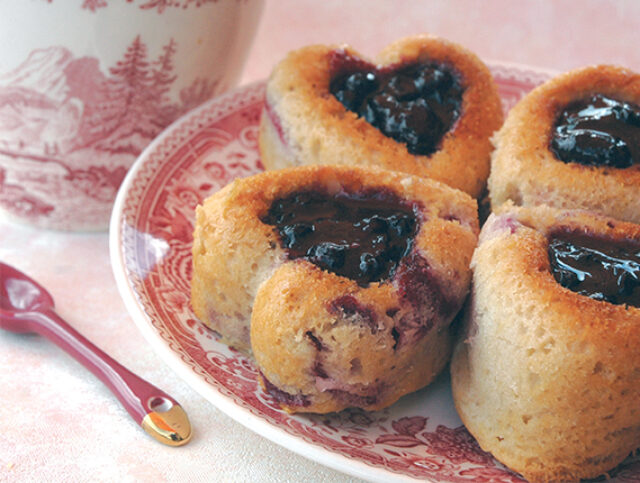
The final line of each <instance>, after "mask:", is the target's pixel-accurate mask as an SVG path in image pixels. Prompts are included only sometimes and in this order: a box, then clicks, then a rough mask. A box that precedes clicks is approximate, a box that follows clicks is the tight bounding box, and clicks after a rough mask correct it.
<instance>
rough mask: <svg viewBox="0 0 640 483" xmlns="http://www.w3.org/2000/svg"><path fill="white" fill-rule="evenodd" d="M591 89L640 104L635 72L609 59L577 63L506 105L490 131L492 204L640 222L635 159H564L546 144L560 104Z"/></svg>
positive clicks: (638, 167)
mask: <svg viewBox="0 0 640 483" xmlns="http://www.w3.org/2000/svg"><path fill="white" fill-rule="evenodd" d="M594 94H604V95H607V96H611V97H613V98H615V99H618V100H620V101H625V102H630V103H634V104H636V105H640V75H639V74H637V73H635V72H633V71H631V70H628V69H625V68H622V67H617V66H611V65H598V66H588V67H584V68H580V69H576V70H573V71H570V72H567V73H565V74H562V75H559V76H557V77H555V78H553V79H551V80H550V81H548V82H546V83H544V84H542V85H541V86H538V87H537V88H535V89H534V90H532V91H531V92H530V93H529V94H527V95H526V96H525V97H523V98H522V99H521V100H520V102H519V103H518V104H517V105H516V106H514V107H513V109H511V111H510V112H509V114H508V115H507V118H506V120H505V122H504V125H503V126H502V128H501V129H500V130H499V131H498V132H497V133H496V135H495V136H494V143H495V146H496V150H495V151H494V153H493V156H492V161H491V174H490V176H489V181H488V188H489V196H490V199H491V206H492V209H494V210H495V209H496V208H497V207H499V206H500V205H501V204H502V203H504V202H506V201H507V200H511V201H512V202H513V203H514V204H516V205H521V206H535V205H541V204H546V205H550V206H555V207H557V208H563V209H573V208H576V209H585V210H592V211H597V212H600V213H603V214H605V215H608V216H611V217H614V218H617V219H620V220H625V221H631V222H634V223H640V164H634V165H632V166H630V167H628V168H624V169H620V168H615V167H607V166H585V165H582V164H578V163H565V162H562V161H560V160H558V159H557V158H556V156H555V154H554V153H553V152H552V151H551V149H550V147H549V146H550V142H551V135H552V127H553V125H554V122H555V119H556V116H557V115H558V113H559V112H560V110H561V109H563V108H564V107H565V106H567V105H569V104H570V103H571V102H573V101H577V100H580V99H584V98H587V97H589V96H591V95H594Z"/></svg>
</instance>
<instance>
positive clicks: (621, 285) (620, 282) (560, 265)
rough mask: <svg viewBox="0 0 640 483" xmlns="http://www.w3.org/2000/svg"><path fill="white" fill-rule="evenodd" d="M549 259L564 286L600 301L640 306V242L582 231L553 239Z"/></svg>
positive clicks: (551, 239)
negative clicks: (587, 233) (597, 235)
mask: <svg viewBox="0 0 640 483" xmlns="http://www.w3.org/2000/svg"><path fill="white" fill-rule="evenodd" d="M548 253H549V262H550V263H551V272H552V274H553V276H554V278H555V279H556V281H557V282H558V283H559V284H560V285H562V286H563V287H566V288H568V289H569V290H571V291H573V292H577V293H579V294H582V295H586V296H587V297H591V298H593V299H596V300H604V301H607V302H610V303H612V304H616V305H622V304H626V305H631V306H634V307H640V243H637V242H617V241H614V240H610V239H606V238H603V237H595V236H589V235H585V234H582V233H574V232H559V233H556V234H555V235H552V236H551V237H550V239H549V250H548Z"/></svg>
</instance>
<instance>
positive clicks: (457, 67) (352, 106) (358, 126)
mask: <svg viewBox="0 0 640 483" xmlns="http://www.w3.org/2000/svg"><path fill="white" fill-rule="evenodd" d="M502 119H503V117H502V109H501V105H500V99H499V96H498V93H497V90H496V86H495V84H494V82H493V78H492V76H491V74H490V72H489V70H488V69H487V67H486V66H485V65H484V64H483V63H482V62H481V61H480V60H479V59H478V58H477V57H476V56H475V55H474V54H473V53H471V52H470V51H468V50H466V49H464V48H463V47H461V46H459V45H456V44H453V43H451V42H448V41H446V40H443V39H440V38H437V37H433V36H427V35H418V36H413V37H408V38H405V39H402V40H399V41H396V42H395V43H393V44H391V45H389V46H388V47H386V48H385V49H384V50H383V51H382V52H380V54H379V55H378V57H377V59H376V61H375V63H370V62H369V61H367V60H364V59H363V58H362V56H361V55H360V54H359V53H358V52H356V51H355V50H353V49H352V48H351V47H349V46H335V45H333V46H323V45H315V46H310V47H306V48H302V49H300V50H297V51H294V52H291V53H290V54H289V55H288V56H287V57H286V58H285V59H284V60H283V61H282V62H280V63H279V64H278V65H277V66H276V67H275V69H274V71H273V72H272V74H271V76H270V78H269V81H268V83H267V90H266V100H265V108H264V111H263V115H262V120H261V125H260V152H261V155H262V162H263V164H264V165H265V167H266V168H267V169H279V168H284V167H288V166H296V165H306V164H345V165H351V166H353V165H363V166H379V167H383V168H386V169H391V170H397V171H402V172H406V173H411V174H414V175H418V176H427V177H431V178H434V179H437V180H439V181H442V182H444V183H446V184H448V185H449V186H452V187H454V188H458V189H461V190H463V191H465V192H467V193H469V194H471V195H472V196H474V197H478V196H479V195H480V193H481V192H482V190H483V189H484V187H485V185H486V180H487V176H488V175H489V158H490V154H491V151H492V150H493V147H492V145H491V142H490V140H489V138H490V136H491V135H492V134H493V133H494V131H496V130H497V129H498V128H499V127H500V126H501V124H502Z"/></svg>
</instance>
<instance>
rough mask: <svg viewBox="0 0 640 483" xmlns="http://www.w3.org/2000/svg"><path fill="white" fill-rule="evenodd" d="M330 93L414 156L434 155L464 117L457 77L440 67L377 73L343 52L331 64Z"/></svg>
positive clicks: (390, 69) (430, 65) (421, 65)
mask: <svg viewBox="0 0 640 483" xmlns="http://www.w3.org/2000/svg"><path fill="white" fill-rule="evenodd" d="M331 72H332V75H331V83H330V85H329V90H330V92H331V93H332V94H333V95H334V96H335V97H336V99H338V100H339V101H340V102H341V103H342V104H343V105H344V107H346V108H347V109H348V110H350V111H352V112H355V113H356V114H358V116H360V117H362V118H363V119H365V120H366V121H367V122H368V123H369V124H371V125H373V126H375V127H376V128H378V129H379V130H380V131H382V133H383V134H384V135H385V136H388V137H390V138H393V139H395V140H396V141H398V142H400V143H404V144H406V146H407V149H408V151H409V152H410V153H411V154H417V155H430V154H432V153H433V152H435V151H436V150H437V149H438V148H439V145H440V142H441V140H442V138H443V136H444V135H445V134H446V133H447V132H448V131H449V130H450V129H451V128H452V127H453V125H454V124H455V122H456V120H457V119H458V118H459V116H460V111H461V104H462V95H463V92H464V89H463V87H462V85H461V83H460V79H459V77H460V76H459V75H458V74H457V73H456V72H455V71H454V70H453V69H452V68H450V67H449V66H447V65H444V64H438V63H435V62H434V63H413V64H402V65H398V66H389V67H386V68H382V69H377V68H376V67H375V66H374V65H372V64H369V63H367V62H364V61H363V60H361V59H357V58H355V57H353V56H350V55H348V54H346V53H344V52H341V51H338V52H335V53H334V55H333V57H332V59H331Z"/></svg>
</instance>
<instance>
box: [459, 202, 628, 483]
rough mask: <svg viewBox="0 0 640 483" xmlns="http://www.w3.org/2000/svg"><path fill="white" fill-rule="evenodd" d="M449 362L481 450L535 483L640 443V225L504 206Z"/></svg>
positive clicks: (483, 240) (616, 457)
mask: <svg viewBox="0 0 640 483" xmlns="http://www.w3.org/2000/svg"><path fill="white" fill-rule="evenodd" d="M472 270H473V282H472V294H471V297H470V301H469V304H468V310H467V312H466V317H465V325H464V328H463V331H462V334H461V337H460V338H459V340H458V342H457V344H456V347H455V349H454V354H453V358H452V362H451V377H452V388H453V397H454V402H455V406H456V409H457V411H458V413H459V414H460V417H461V419H462V421H463V422H464V424H465V426H466V427H467V429H468V430H469V431H470V432H471V434H473V436H474V437H475V438H476V439H477V440H478V442H479V443H480V446H481V447H482V448H483V449H484V450H486V451H490V452H491V453H493V455H494V456H495V457H496V458H497V459H498V460H500V461H501V462H503V463H504V464H505V465H507V466H508V467H510V468H511V469H513V470H515V471H517V472H519V473H521V474H522V475H524V477H525V478H527V479H528V480H529V481H531V482H542V481H567V480H568V481H574V480H578V479H580V478H592V477H596V476H598V475H600V474H602V473H604V472H606V471H608V470H610V469H612V468H614V467H615V466H616V465H617V464H618V463H620V462H621V461H622V460H623V459H624V458H625V457H626V456H628V455H629V454H630V452H632V451H633V450H635V449H636V448H638V447H640V405H639V404H638V401H640V225H636V224H632V223H628V222H621V221H616V220H614V219H612V218H609V217H605V216H603V215H597V214H593V213H592V212H586V211H567V210H557V209H553V208H549V207H546V206H540V207H527V208H516V207H513V206H512V205H505V206H503V208H502V209H501V210H500V212H499V213H498V214H496V213H494V214H492V215H491V216H490V217H489V219H488V220H487V222H486V224H485V225H484V226H483V228H482V231H481V234H480V241H479V246H478V248H477V249H476V251H475V253H474V256H473V260H472Z"/></svg>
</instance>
